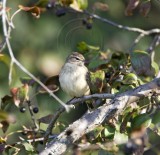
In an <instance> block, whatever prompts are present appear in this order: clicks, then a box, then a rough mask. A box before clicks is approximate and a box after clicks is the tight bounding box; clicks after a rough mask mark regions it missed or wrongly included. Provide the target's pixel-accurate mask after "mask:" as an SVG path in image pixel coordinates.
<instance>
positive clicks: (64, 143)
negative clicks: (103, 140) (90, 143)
mask: <svg viewBox="0 0 160 155" xmlns="http://www.w3.org/2000/svg"><path fill="white" fill-rule="evenodd" d="M158 89H160V78H156V79H154V80H153V81H151V82H149V83H147V84H144V85H141V86H139V87H137V88H135V89H132V90H129V91H127V92H124V93H121V94H118V95H116V97H115V98H114V99H112V100H111V101H110V102H109V103H108V104H107V103H106V104H104V105H103V106H101V107H99V108H98V109H96V110H94V111H92V112H90V113H86V114H84V115H83V117H81V118H80V119H79V120H77V121H75V122H74V123H73V124H70V125H69V127H67V128H66V129H65V131H63V132H62V133H60V134H59V135H58V136H57V137H56V138H55V139H53V140H52V141H51V142H50V143H49V144H48V145H47V147H46V149H45V150H44V151H42V152H41V153H40V155H46V154H50V155H52V154H53V155H60V154H63V153H65V152H66V151H67V148H68V147H69V146H71V145H72V144H73V143H74V142H75V141H77V140H78V139H80V138H81V137H82V136H83V135H84V134H86V133H88V132H90V131H92V130H93V129H95V128H96V127H97V126H99V125H100V124H101V123H102V122H103V121H104V120H109V119H110V118H112V117H114V116H115V115H117V114H119V113H121V112H122V111H123V110H124V108H125V107H126V106H127V105H128V104H130V103H132V102H135V101H137V100H139V99H140V98H142V97H146V96H149V95H152V94H153V93H155V92H157V90H158Z"/></svg>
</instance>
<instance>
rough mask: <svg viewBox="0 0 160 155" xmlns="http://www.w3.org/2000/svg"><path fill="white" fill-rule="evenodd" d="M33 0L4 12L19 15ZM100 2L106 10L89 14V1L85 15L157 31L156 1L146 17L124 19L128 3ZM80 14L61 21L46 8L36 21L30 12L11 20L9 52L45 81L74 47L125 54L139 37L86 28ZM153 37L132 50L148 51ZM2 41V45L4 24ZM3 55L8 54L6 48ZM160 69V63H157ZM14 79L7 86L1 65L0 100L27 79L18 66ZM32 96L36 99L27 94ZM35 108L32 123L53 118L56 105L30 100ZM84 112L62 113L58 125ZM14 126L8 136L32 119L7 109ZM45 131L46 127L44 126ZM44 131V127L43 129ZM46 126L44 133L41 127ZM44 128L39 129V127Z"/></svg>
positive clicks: (17, 0) (45, 98) (101, 26)
mask: <svg viewBox="0 0 160 155" xmlns="http://www.w3.org/2000/svg"><path fill="white" fill-rule="evenodd" d="M34 2H36V1H34V0H32V1H29V0H23V1H21V0H14V1H8V7H10V8H11V14H13V13H14V12H15V11H16V10H18V5H20V4H21V5H24V6H28V5H30V6H31V5H32V4H34ZM100 2H103V3H106V4H107V5H108V7H109V8H108V10H107V11H101V10H95V11H93V9H92V8H93V5H94V3H95V1H94V0H89V5H88V10H89V11H90V12H93V13H95V14H98V15H100V16H101V17H104V18H107V19H109V20H111V21H114V22H117V23H119V24H122V25H127V26H131V27H137V28H142V29H144V30H148V29H152V28H159V27H160V16H159V15H160V1H158V0H153V1H151V11H150V12H149V14H148V15H147V17H143V16H141V15H140V14H139V12H138V10H137V11H135V12H134V14H133V16H125V13H124V12H125V8H126V5H127V0H118V1H116V2H115V1H112V0H101V1H100ZM84 18H86V16H84V15H80V14H75V13H67V14H66V15H64V16H62V17H57V16H56V14H55V11H54V10H53V9H48V10H47V11H46V12H44V13H42V14H41V15H40V18H39V19H36V18H34V17H33V16H32V15H31V14H30V13H27V12H23V11H21V12H20V13H18V14H17V15H16V16H15V17H14V20H13V22H14V26H15V29H13V30H12V33H11V40H10V42H11V45H12V49H13V52H14V54H15V56H16V58H17V60H19V62H20V63H21V64H23V65H24V66H25V67H26V68H27V69H28V70H29V71H30V72H31V73H32V74H34V75H35V76H36V77H38V78H40V79H42V81H43V79H46V78H48V77H51V76H54V75H58V73H59V71H60V68H61V67H62V65H63V63H64V61H65V59H66V57H67V56H68V55H69V54H70V53H71V52H72V51H77V44H78V43H79V42H81V41H85V42H86V43H87V44H89V45H94V46H98V47H100V49H101V51H104V52H105V51H106V52H107V51H108V50H109V49H111V50H114V51H122V52H128V50H129V48H130V46H131V45H132V43H133V41H134V39H135V38H136V37H137V35H138V34H137V33H134V32H128V31H125V30H122V29H118V28H116V27H113V26H111V25H108V24H106V23H103V22H101V21H98V20H93V23H92V28H91V29H86V27H85V26H84V25H83V24H82V20H83V19H84ZM153 37H154V36H147V37H145V38H144V39H142V40H141V41H140V43H139V44H138V45H137V47H136V49H139V50H146V49H147V47H148V46H149V44H150V43H151V41H152V39H153ZM0 39H1V40H3V32H2V24H1V34H0ZM158 53H159V48H157V49H156V54H157V56H156V59H157V62H158V59H159V56H158V55H159V54H158ZM2 54H8V51H7V49H5V50H4V51H3V52H2ZM159 64H160V63H159ZM14 69H15V72H16V73H15V76H14V77H13V81H12V84H11V85H10V86H9V85H8V73H9V66H7V65H6V64H4V63H3V62H0V97H1V98H2V97H3V96H5V95H7V94H8V95H9V94H10V88H12V87H17V86H21V85H22V84H21V82H20V80H19V78H20V77H25V76H27V75H26V74H24V73H23V71H21V70H20V69H19V68H18V67H17V66H14ZM31 95H34V94H31ZM56 95H57V96H58V97H59V98H61V99H62V100H63V101H64V102H66V101H68V100H69V99H70V97H69V96H67V95H66V94H65V93H64V92H62V91H61V90H60V91H58V92H56ZM34 102H35V104H38V107H39V113H37V114H36V118H40V117H42V116H45V115H47V114H50V113H54V111H56V109H57V108H58V107H59V106H60V105H59V104H58V103H57V102H56V101H55V100H54V99H53V98H51V97H49V95H48V94H40V95H37V96H36V98H35V99H34ZM85 110H86V106H85V105H84V107H83V108H82V106H81V107H77V108H76V110H73V111H72V112H71V113H70V114H63V115H62V116H61V117H60V120H61V121H63V122H66V124H69V123H70V122H73V121H74V120H76V119H77V118H79V117H80V116H81V114H82V113H84V111H85ZM9 112H11V113H13V114H14V115H15V116H16V118H17V122H16V123H15V124H12V125H11V126H10V127H9V130H8V131H7V132H8V133H9V132H10V131H14V130H17V129H21V126H22V125H26V126H27V125H29V124H30V123H31V117H30V114H29V112H28V111H26V112H25V113H21V112H20V111H19V109H17V108H16V107H15V106H12V107H10V108H9ZM44 126H45V125H44ZM45 127H46V126H45ZM45 127H44V128H45ZM42 128H43V125H42Z"/></svg>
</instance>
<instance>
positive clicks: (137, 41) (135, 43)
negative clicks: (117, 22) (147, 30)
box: [129, 33, 144, 52]
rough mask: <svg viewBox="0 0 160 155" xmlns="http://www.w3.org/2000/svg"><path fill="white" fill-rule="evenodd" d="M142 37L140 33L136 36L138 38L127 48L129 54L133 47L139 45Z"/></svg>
mask: <svg viewBox="0 0 160 155" xmlns="http://www.w3.org/2000/svg"><path fill="white" fill-rule="evenodd" d="M143 37H144V34H143V33H140V34H139V35H138V37H137V38H136V39H135V40H134V42H133V43H132V45H131V47H130V48H129V52H132V51H133V49H134V48H135V46H136V45H137V44H138V43H139V41H140V40H141V39H142V38H143Z"/></svg>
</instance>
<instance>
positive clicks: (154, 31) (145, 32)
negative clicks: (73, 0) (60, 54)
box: [68, 8, 160, 36]
mask: <svg viewBox="0 0 160 155" xmlns="http://www.w3.org/2000/svg"><path fill="white" fill-rule="evenodd" d="M68 11H69V12H72V13H80V14H85V15H88V16H90V17H92V18H93V19H97V20H100V21H102V22H104V23H107V24H109V25H112V26H114V27H117V28H119V29H123V30H127V31H131V32H137V33H142V34H143V35H144V36H145V35H150V34H157V33H160V29H159V28H154V29H150V30H143V29H140V28H136V27H129V26H124V25H121V24H118V23H116V22H113V21H111V20H109V19H107V18H103V17H100V16H98V15H96V14H93V13H90V12H89V11H87V10H85V11H78V10H75V9H73V8H68Z"/></svg>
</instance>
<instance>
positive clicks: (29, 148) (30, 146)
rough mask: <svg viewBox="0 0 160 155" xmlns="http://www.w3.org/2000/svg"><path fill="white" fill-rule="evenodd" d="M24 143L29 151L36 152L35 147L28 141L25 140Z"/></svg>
mask: <svg viewBox="0 0 160 155" xmlns="http://www.w3.org/2000/svg"><path fill="white" fill-rule="evenodd" d="M22 145H23V146H24V147H25V150H26V151H28V152H34V147H33V146H32V145H31V144H29V143H27V142H23V143H22Z"/></svg>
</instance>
